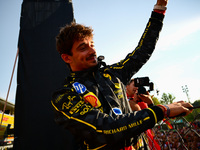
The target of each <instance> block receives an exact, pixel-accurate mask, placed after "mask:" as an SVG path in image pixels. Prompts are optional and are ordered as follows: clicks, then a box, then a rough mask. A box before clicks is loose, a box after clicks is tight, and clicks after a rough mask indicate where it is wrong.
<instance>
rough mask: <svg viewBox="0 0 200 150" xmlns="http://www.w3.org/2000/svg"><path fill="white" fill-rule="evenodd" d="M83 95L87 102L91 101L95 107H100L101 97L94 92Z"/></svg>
mask: <svg viewBox="0 0 200 150" xmlns="http://www.w3.org/2000/svg"><path fill="white" fill-rule="evenodd" d="M83 97H84V100H85V102H88V103H90V104H91V105H92V106H93V107H95V108H98V107H100V106H101V102H100V101H99V99H98V98H97V97H96V95H95V94H94V93H92V92H89V93H87V94H85V95H84V96H83Z"/></svg>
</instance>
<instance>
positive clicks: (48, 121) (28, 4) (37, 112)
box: [14, 0, 77, 150]
mask: <svg viewBox="0 0 200 150" xmlns="http://www.w3.org/2000/svg"><path fill="white" fill-rule="evenodd" d="M73 19H74V15H73V5H72V2H70V1H69V0H62V1H59V0H56V1H52V0H46V1H44V0H43V1H39V0H24V1H23V3H22V7H21V19H20V33H19V41H18V47H19V61H18V72H17V94H16V103H15V141H14V149H15V150H64V149H65V150H70V149H71V150H72V149H77V148H76V146H75V145H76V144H75V140H74V138H73V136H72V135H71V134H70V133H69V132H68V131H66V130H63V129H62V128H60V127H59V126H57V125H56V124H55V122H54V120H53V119H54V113H53V109H52V106H51V103H50V100H51V96H52V93H53V91H55V90H56V89H57V88H58V87H60V85H61V84H62V82H63V81H64V78H65V77H66V75H67V74H68V70H67V66H66V64H65V63H64V62H63V61H62V60H61V58H60V55H59V54H58V52H57V51H56V45H55V37H56V35H57V34H58V32H59V30H60V27H62V26H64V25H66V24H68V23H70V22H71V21H73Z"/></svg>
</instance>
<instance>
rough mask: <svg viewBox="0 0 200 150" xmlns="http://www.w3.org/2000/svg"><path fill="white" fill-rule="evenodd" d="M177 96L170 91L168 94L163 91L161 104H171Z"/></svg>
mask: <svg viewBox="0 0 200 150" xmlns="http://www.w3.org/2000/svg"><path fill="white" fill-rule="evenodd" d="M175 98H176V97H175V96H174V95H172V94H170V93H168V94H166V93H163V95H162V97H161V100H160V103H161V104H171V103H173V101H174V100H175Z"/></svg>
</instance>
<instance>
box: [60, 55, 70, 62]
mask: <svg viewBox="0 0 200 150" xmlns="http://www.w3.org/2000/svg"><path fill="white" fill-rule="evenodd" d="M61 57H62V59H63V60H64V61H65V62H66V63H68V64H70V63H71V56H70V55H68V54H61Z"/></svg>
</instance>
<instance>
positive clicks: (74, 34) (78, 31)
mask: <svg viewBox="0 0 200 150" xmlns="http://www.w3.org/2000/svg"><path fill="white" fill-rule="evenodd" d="M92 32H93V29H92V28H91V27H86V26H84V25H82V24H77V23H75V22H72V23H71V24H70V25H66V26H64V27H62V28H61V29H60V33H59V34H58V35H57V36H56V49H57V51H58V52H59V53H60V54H68V55H72V52H71V49H72V46H73V44H74V42H75V41H77V40H82V39H84V38H85V37H92V38H93V33H92Z"/></svg>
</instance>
